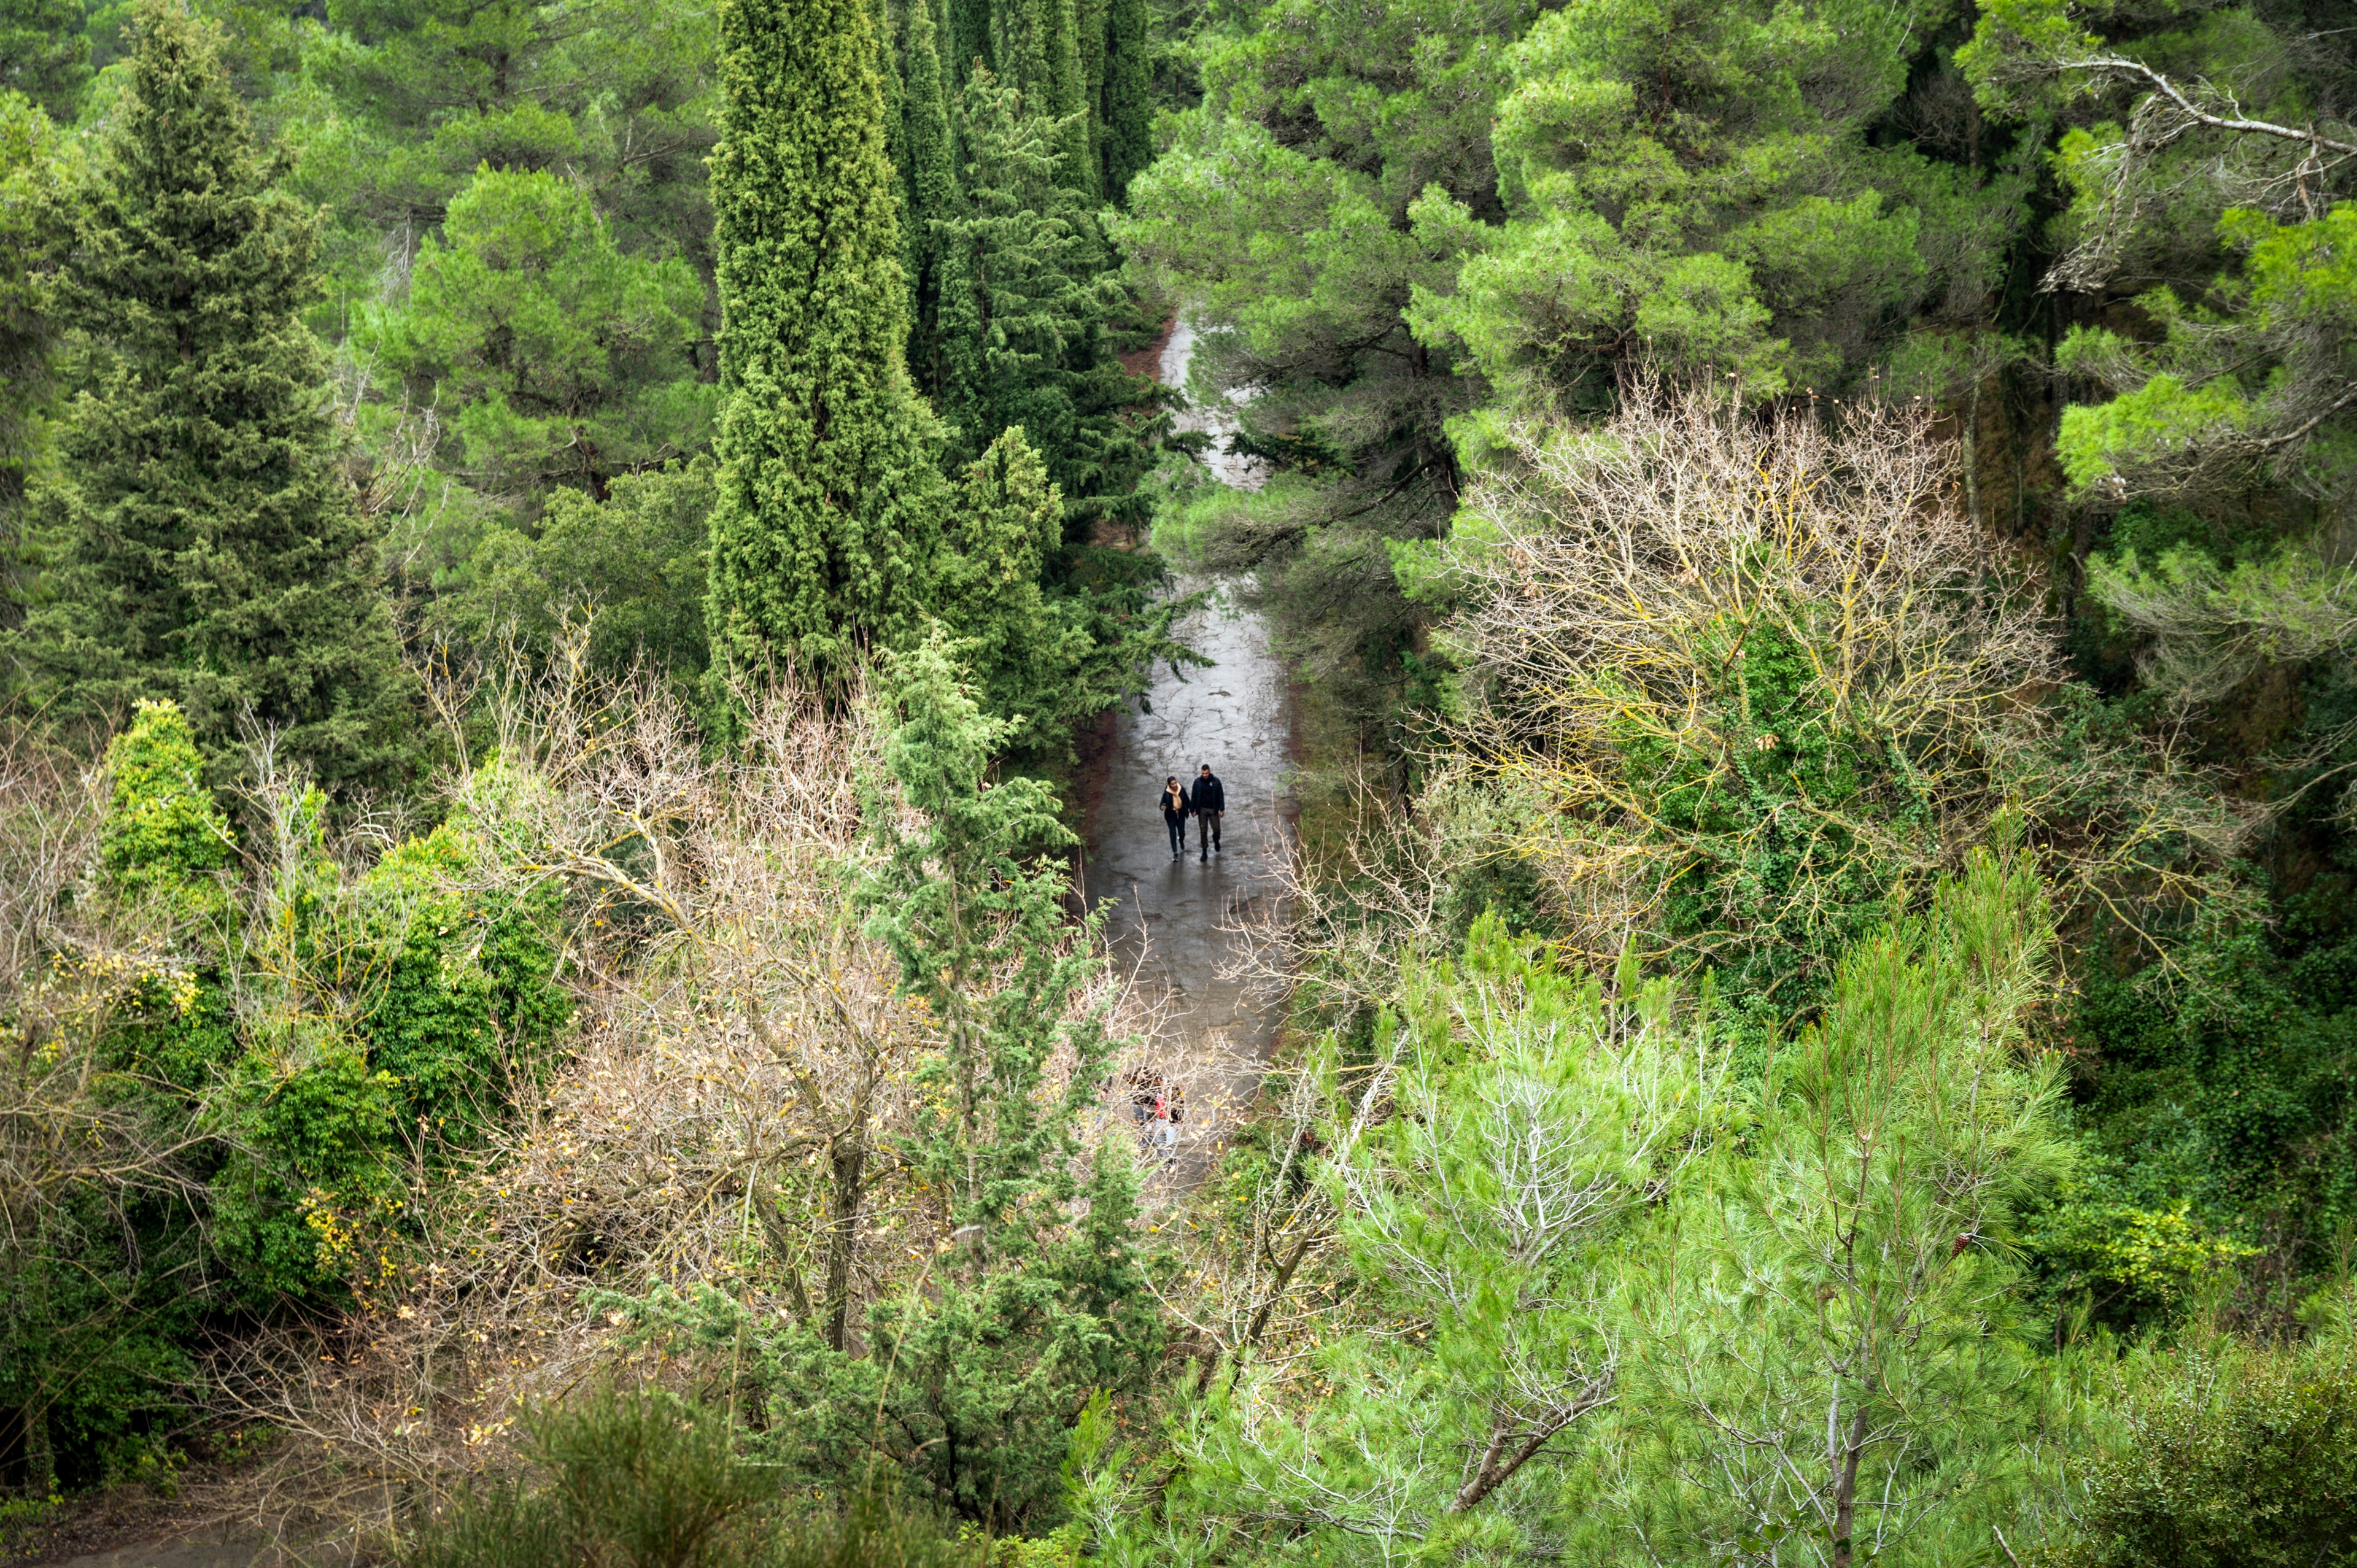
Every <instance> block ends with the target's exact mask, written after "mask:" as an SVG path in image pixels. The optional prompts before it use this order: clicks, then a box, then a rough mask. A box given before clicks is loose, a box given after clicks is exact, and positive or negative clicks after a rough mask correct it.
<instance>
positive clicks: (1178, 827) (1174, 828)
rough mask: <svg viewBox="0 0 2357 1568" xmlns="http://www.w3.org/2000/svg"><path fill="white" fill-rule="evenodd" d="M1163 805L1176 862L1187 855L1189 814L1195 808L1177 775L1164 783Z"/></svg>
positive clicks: (1163, 820)
mask: <svg viewBox="0 0 2357 1568" xmlns="http://www.w3.org/2000/svg"><path fill="white" fill-rule="evenodd" d="M1161 804H1162V825H1163V826H1164V827H1166V828H1168V829H1169V830H1170V858H1171V859H1173V860H1176V859H1178V858H1179V856H1180V855H1182V854H1186V853H1187V813H1188V812H1189V811H1190V810H1192V809H1193V807H1194V802H1193V801H1192V800H1189V799H1188V798H1187V791H1186V790H1184V789H1180V788H1179V775H1177V774H1176V773H1173V774H1172V775H1171V776H1170V777H1169V778H1168V779H1164V780H1163V781H1162V801H1161Z"/></svg>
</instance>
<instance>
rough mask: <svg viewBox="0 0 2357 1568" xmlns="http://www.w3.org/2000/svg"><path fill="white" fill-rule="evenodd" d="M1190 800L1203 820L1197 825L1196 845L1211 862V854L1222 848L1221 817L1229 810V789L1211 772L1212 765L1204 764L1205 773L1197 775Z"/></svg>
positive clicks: (1204, 857) (1196, 813) (1203, 856)
mask: <svg viewBox="0 0 2357 1568" xmlns="http://www.w3.org/2000/svg"><path fill="white" fill-rule="evenodd" d="M1189 800H1191V801H1192V802H1193V804H1194V807H1195V815H1196V816H1198V817H1200V818H1201V819H1202V820H1201V821H1200V822H1197V823H1196V824H1195V844H1196V847H1197V848H1199V849H1200V850H1201V851H1202V852H1203V854H1202V858H1203V859H1205V860H1209V859H1211V852H1212V851H1213V850H1215V849H1217V848H1219V847H1220V817H1221V814H1222V812H1224V811H1227V809H1228V791H1227V789H1226V787H1225V786H1224V785H1222V783H1221V782H1220V779H1219V776H1218V775H1217V774H1215V773H1213V772H1212V771H1211V764H1210V763H1208V762H1206V763H1205V764H1203V771H1202V772H1201V773H1200V774H1198V775H1196V778H1195V788H1194V790H1193V792H1192V793H1191V794H1190V795H1189ZM1182 847H1183V846H1182Z"/></svg>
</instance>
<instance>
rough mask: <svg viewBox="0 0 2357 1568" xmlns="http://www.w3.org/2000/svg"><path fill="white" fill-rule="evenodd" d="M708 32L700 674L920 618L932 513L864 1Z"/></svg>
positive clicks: (834, 652) (736, 20)
mask: <svg viewBox="0 0 2357 1568" xmlns="http://www.w3.org/2000/svg"><path fill="white" fill-rule="evenodd" d="M721 35H722V45H723V48H722V58H721V75H722V81H723V85H724V87H725V90H726V93H727V99H728V102H727V108H726V113H725V119H724V128H723V132H722V141H721V145H720V149H719V151H718V152H716V154H715V155H714V156H713V160H712V195H713V207H714V209H715V214H716V235H715V239H716V245H717V248H718V252H719V258H720V266H719V284H720V299H721V313H722V319H721V330H720V376H721V390H722V394H723V396H724V398H725V399H726V402H725V403H724V405H723V408H722V412H721V416H720V428H719V435H718V438H717V440H716V443H715V450H716V456H718V458H719V461H720V476H719V496H718V500H717V503H716V508H715V510H714V512H713V518H712V573H711V586H710V590H709V596H708V597H707V599H706V601H705V608H706V615H707V618H708V620H709V624H710V627H711V633H712V654H713V660H714V678H715V680H716V682H720V681H726V680H727V679H728V678H729V676H730V673H731V671H758V670H760V669H763V668H765V667H768V666H770V665H771V664H773V663H780V662H792V663H795V664H798V665H800V666H801V667H802V668H803V669H804V670H805V671H809V672H811V673H813V675H816V676H819V677H820V678H825V677H827V676H831V675H836V674H840V673H842V672H843V671H845V669H846V668H847V667H848V665H849V663H850V661H851V660H852V658H853V657H854V655H855V653H856V650H857V648H858V647H859V646H860V645H861V644H863V643H866V642H868V641H871V640H877V639H881V640H883V641H886V642H892V641H896V640H902V639H908V638H909V636H910V634H911V633H912V632H913V631H914V629H915V628H917V627H918V626H919V625H920V623H921V621H922V618H923V613H924V607H925V596H926V592H927V585H928V583H929V580H930V578H931V575H932V571H933V565H934V562H933V555H934V552H935V548H936V545H937V542H938V537H939V533H940V521H939V498H940V495H941V491H942V480H941V478H940V477H939V475H938V473H937V472H936V471H935V470H934V468H933V466H932V461H931V456H932V455H931V450H930V448H931V439H930V432H929V430H928V428H927V426H928V421H927V419H926V416H925V414H924V412H923V407H922V404H921V403H920V402H919V401H918V400H917V398H916V397H915V396H914V394H913V393H912V392H911V391H910V389H909V384H908V378H907V372H906V370H905V368H904V364H903V360H902V353H903V343H904V339H905V338H906V337H907V333H908V319H907V296H906V294H905V292H904V290H903V287H902V284H901V277H900V263H899V234H898V232H897V230H898V225H897V224H896V223H895V222H894V219H893V210H892V209H893V195H892V178H893V176H892V168H891V165H890V163H889V162H888V160H887V158H886V156H885V127H884V118H885V115H884V91H883V85H882V83H881V82H880V81H879V80H878V79H877V70H876V24H875V19H874V16H873V14H872V13H871V12H870V10H869V9H868V7H867V6H866V5H865V4H863V3H862V0H729V3H728V4H726V5H724V6H723V7H722V11H721Z"/></svg>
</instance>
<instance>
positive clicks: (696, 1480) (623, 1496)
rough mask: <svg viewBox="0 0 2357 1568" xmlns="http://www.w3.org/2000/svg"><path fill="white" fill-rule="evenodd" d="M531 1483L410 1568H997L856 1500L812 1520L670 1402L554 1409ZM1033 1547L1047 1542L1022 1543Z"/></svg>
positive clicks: (722, 1434) (716, 1432) (430, 1543)
mask: <svg viewBox="0 0 2357 1568" xmlns="http://www.w3.org/2000/svg"><path fill="white" fill-rule="evenodd" d="M531 1430H532V1437H531V1440H530V1441H529V1443H528V1444H526V1448H525V1455H526V1458H527V1460H528V1461H529V1469H528V1470H527V1472H526V1473H525V1474H524V1475H522V1476H521V1477H516V1478H514V1479H511V1480H510V1481H508V1482H507V1483H505V1484H504V1485H498V1486H490V1487H481V1488H479V1489H476V1490H473V1491H470V1492H468V1493H467V1494H465V1495H463V1496H462V1497H461V1498H459V1499H458V1500H457V1503H455V1504H454V1505H453V1506H452V1507H451V1508H450V1509H449V1510H448V1511H447V1513H446V1514H445V1515H444V1516H443V1517H442V1518H440V1519H438V1520H435V1521H434V1522H433V1523H432V1524H431V1525H429V1526H428V1527H427V1528H426V1529H425V1530H423V1531H421V1532H420V1535H419V1538H418V1540H417V1541H416V1543H415V1545H414V1548H413V1549H412V1550H411V1551H410V1552H408V1553H407V1554H406V1555H405V1556H404V1559H403V1561H404V1564H405V1568H575V1565H576V1564H591V1563H594V1564H597V1565H598V1568H700V1565H702V1564H705V1563H712V1564H721V1563H726V1564H729V1565H730V1568H735V1565H737V1564H744V1565H747V1568H752V1565H755V1564H759V1565H762V1568H983V1564H984V1563H985V1554H987V1555H988V1556H991V1557H997V1558H1001V1559H1006V1560H1008V1561H1010V1562H1011V1563H1023V1564H1028V1563H1030V1562H1033V1561H1036V1554H1017V1553H1009V1552H1003V1551H995V1550H993V1549H991V1548H989V1547H987V1546H985V1545H984V1543H982V1542H980V1541H972V1540H967V1541H956V1542H952V1541H944V1540H942V1537H941V1535H940V1532H938V1531H937V1530H931V1529H928V1528H926V1527H925V1526H924V1525H923V1524H921V1523H920V1522H919V1521H916V1520H911V1519H909V1518H907V1517H904V1516H901V1515H898V1514H896V1513H895V1512H894V1511H893V1510H891V1509H888V1507H885V1506H882V1504H881V1503H880V1502H879V1500H878V1498H876V1497H875V1496H873V1495H863V1496H856V1497H855V1498H853V1500H852V1504H851V1507H850V1509H849V1511H848V1512H847V1513H845V1514H844V1515H842V1516H840V1517H836V1516H827V1517H811V1516H809V1515H807V1514H806V1513H805V1512H804V1511H803V1510H802V1508H800V1507H797V1506H796V1501H797V1494H790V1493H789V1492H788V1491H787V1490H786V1489H785V1487H783V1486H782V1484H781V1482H780V1477H779V1476H778V1474H777V1473H776V1472H775V1471H773V1470H772V1469H770V1468H769V1467H768V1466H760V1465H755V1464H751V1463H748V1462H747V1461H746V1460H744V1459H742V1458H741V1457H739V1456H738V1455H737V1452H736V1450H735V1448H734V1446H733V1444H732V1441H731V1439H732V1433H731V1431H730V1428H729V1426H728V1423H726V1421H725V1420H723V1419H722V1418H721V1416H720V1415H719V1413H718V1412H714V1411H712V1410H709V1409H707V1408H704V1407H701V1406H698V1405H694V1404H692V1403H689V1402H686V1401H683V1400H680V1399H677V1398H675V1397H673V1396H672V1395H670V1394H667V1393H663V1392H660V1391H640V1392H608V1393H601V1394H598V1395H597V1396H595V1397H593V1398H591V1399H589V1400H588V1401H587V1402H584V1403H582V1404H579V1405H577V1406H574V1407H571V1408H560V1409H553V1410H548V1411H544V1412H541V1413H540V1414H539V1415H538V1416H537V1417H535V1418H534V1420H533V1423H532V1428H531ZM1017 1544H1020V1545H1030V1544H1033V1543H1028V1542H1024V1543H1017Z"/></svg>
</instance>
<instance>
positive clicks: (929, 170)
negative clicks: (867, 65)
mask: <svg viewBox="0 0 2357 1568" xmlns="http://www.w3.org/2000/svg"><path fill="white" fill-rule="evenodd" d="M907 37H908V48H907V51H906V54H907V64H906V68H905V74H906V76H907V80H908V93H907V98H906V101H905V102H906V110H907V124H908V129H907V141H908V147H909V165H908V168H907V171H906V174H905V180H906V187H907V189H908V192H909V195H908V206H909V231H910V232H909V252H911V253H912V254H913V255H914V257H915V259H916V265H915V269H914V272H913V274H912V275H911V277H910V280H909V300H910V306H911V315H912V320H911V324H910V328H909V362H910V365H911V367H912V369H913V370H914V371H915V374H916V377H917V381H918V383H919V385H920V386H922V387H924V388H926V389H928V390H931V389H932V388H935V387H937V386H939V384H940V381H941V376H942V364H941V354H942V348H941V302H942V245H943V244H944V242H945V241H944V236H943V232H942V223H944V222H945V221H947V220H951V219H952V218H954V217H955V216H956V215H957V213H958V210H959V200H958V197H959V189H958V177H957V146H956V144H955V142H954V140H953V139H952V130H951V124H952V122H951V118H950V99H949V92H948V83H947V82H946V81H945V80H944V77H943V73H942V59H941V53H940V48H941V41H942V27H941V26H940V22H939V19H938V17H937V16H936V14H935V12H934V10H933V6H932V5H931V3H929V0H909V30H908V35H907Z"/></svg>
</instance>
